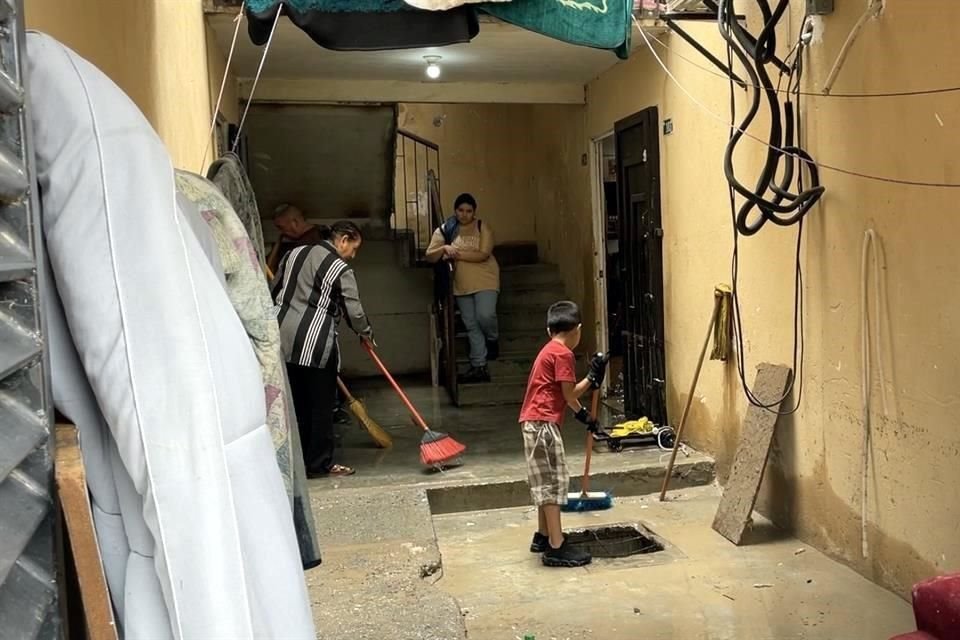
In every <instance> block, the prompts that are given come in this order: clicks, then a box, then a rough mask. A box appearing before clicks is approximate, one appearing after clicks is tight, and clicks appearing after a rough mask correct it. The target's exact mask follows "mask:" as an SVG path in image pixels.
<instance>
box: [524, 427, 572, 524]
mask: <svg viewBox="0 0 960 640" xmlns="http://www.w3.org/2000/svg"><path fill="white" fill-rule="evenodd" d="M521 431H523V450H524V453H526V455H527V482H528V483H529V485H530V496H531V497H532V498H533V504H535V505H537V506H538V507H539V506H541V505H545V504H561V505H562V504H567V491H568V490H569V488H570V473H569V472H568V471H567V460H566V457H565V455H564V452H563V438H561V437H560V427H559V426H557V425H556V424H554V423H552V422H539V421H528V422H524V423H523V424H522V425H521Z"/></svg>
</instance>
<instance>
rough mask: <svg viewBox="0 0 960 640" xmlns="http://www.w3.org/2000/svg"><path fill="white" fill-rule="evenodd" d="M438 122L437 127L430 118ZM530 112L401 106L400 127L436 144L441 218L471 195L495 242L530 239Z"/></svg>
mask: <svg viewBox="0 0 960 640" xmlns="http://www.w3.org/2000/svg"><path fill="white" fill-rule="evenodd" d="M437 118H441V119H442V120H440V126H435V125H434V120H435V119H437ZM529 122H530V108H529V107H528V106H527V105H508V104H402V105H400V109H399V126H400V128H401V129H405V130H407V131H410V132H411V133H414V134H416V135H418V136H420V137H422V138H426V139H427V140H430V141H431V142H434V143H436V144H438V145H439V146H440V190H441V195H442V198H443V211H444V215H451V214H452V213H453V201H454V199H455V198H456V197H457V195H458V194H460V193H463V192H465V191H466V192H469V193H472V194H473V196H474V197H475V198H476V199H477V205H478V211H479V214H480V216H481V217H482V218H483V219H484V220H485V221H487V222H489V223H490V226H491V228H493V230H494V232H495V234H496V238H497V242H498V243H501V242H518V241H528V242H529V241H533V240H535V239H536V234H535V232H534V224H535V222H534V220H535V216H534V211H533V202H532V200H531V197H530V184H531V175H532V173H533V172H534V171H535V170H536V165H535V163H536V162H538V161H539V160H540V158H539V154H538V153H536V150H535V149H534V148H532V146H531V145H530V140H531V136H530V130H529Z"/></svg>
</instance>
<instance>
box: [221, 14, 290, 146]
mask: <svg viewBox="0 0 960 640" xmlns="http://www.w3.org/2000/svg"><path fill="white" fill-rule="evenodd" d="M282 14H283V3H280V4H278V5H277V15H276V16H274V18H273V26H272V27H270V37H268V38H267V44H266V45H264V47H263V54H261V56H260V64H259V65H258V66H257V75H255V76H254V77H253V84H252V85H251V87H250V95H249V96H247V104H246V106H245V107H244V108H243V115H242V116H240V124H239V125H238V126H237V135H236V136H235V137H234V139H233V146H232V147H231V148H230V151H232V152H233V153H236V152H237V148H238V147H239V146H240V134H241V133H242V132H243V125H244V124H245V123H246V122H247V113H249V111H250V105H251V104H253V96H254V95H256V93H257V84H258V83H259V82H260V76H261V74H263V63H264V62H266V61H267V54H268V53H269V52H270V45H271V44H272V43H273V35H274V34H275V33H276V32H277V24H279V22H280V16H281V15H282Z"/></svg>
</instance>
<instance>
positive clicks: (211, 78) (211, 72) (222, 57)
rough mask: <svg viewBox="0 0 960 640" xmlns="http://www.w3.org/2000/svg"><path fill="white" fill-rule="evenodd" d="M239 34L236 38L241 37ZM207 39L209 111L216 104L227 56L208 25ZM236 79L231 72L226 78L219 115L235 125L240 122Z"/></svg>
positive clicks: (241, 34)
mask: <svg viewBox="0 0 960 640" xmlns="http://www.w3.org/2000/svg"><path fill="white" fill-rule="evenodd" d="M242 28H243V27H242V25H241V33H240V34H239V35H238V37H243V36H244V34H243V33H242ZM206 39H207V72H208V82H209V83H210V87H209V91H210V105H211V106H210V110H211V112H212V111H213V108H214V107H215V106H216V104H217V96H218V95H219V94H220V85H221V83H222V82H223V73H224V71H225V70H226V68H227V55H226V53H225V52H224V51H223V50H222V49H221V48H220V45H219V44H217V36H216V34H215V33H214V32H213V29H212V28H211V27H210V25H209V24H207V25H206ZM238 86H239V85H238V83H237V77H236V76H235V75H234V74H233V72H231V73H230V74H229V75H228V76H227V83H226V86H224V91H223V99H222V100H221V102H220V113H222V114H223V117H224V118H226V119H227V122H231V123H233V124H237V123H238V122H240V94H239V92H238Z"/></svg>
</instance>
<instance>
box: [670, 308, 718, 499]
mask: <svg viewBox="0 0 960 640" xmlns="http://www.w3.org/2000/svg"><path fill="white" fill-rule="evenodd" d="M722 300H723V295H722V294H721V293H720V292H717V291H715V292H714V295H713V314H711V316H710V325H709V326H708V327H707V337H706V338H704V340H703V348H702V349H701V350H700V359H699V360H697V370H696V371H695V372H694V373H693V381H692V382H691V383H690V393H689V394H687V403H686V404H685V405H684V407H683V415H681V416H680V425H679V426H678V427H677V431H676V433H674V434H673V451H671V452H670V463H669V464H668V465H667V472H666V473H665V474H664V476H663V486H662V487H661V488H660V502H663V501H664V500H666V499H667V488H668V487H669V486H670V475H671V474H672V473H673V464H674V463H675V462H676V460H677V451H678V450H679V449H680V436H681V435H683V427H684V425H685V424H686V423H687V415H688V414H689V413H690V405H691V404H693V394H694V392H696V390H697V381H698V380H700V369H702V368H703V358H704V357H705V356H706V355H707V347H708V346H710V338H711V336H712V335H713V325H714V324H716V322H717V316H719V315H720V303H721V301H722Z"/></svg>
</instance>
